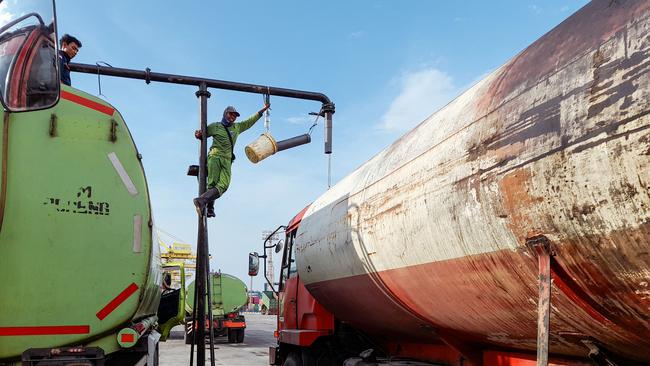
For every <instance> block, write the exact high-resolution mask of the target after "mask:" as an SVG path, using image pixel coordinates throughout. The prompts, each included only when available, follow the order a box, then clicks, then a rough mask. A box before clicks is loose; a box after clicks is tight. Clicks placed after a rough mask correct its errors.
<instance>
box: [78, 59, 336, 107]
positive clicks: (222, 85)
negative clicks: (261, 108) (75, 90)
mask: <svg viewBox="0 0 650 366" xmlns="http://www.w3.org/2000/svg"><path fill="white" fill-rule="evenodd" d="M69 65H70V71H75V72H82V73H86V74H94V75H97V74H99V75H106V76H117V77H123V78H129V79H139V80H145V81H146V82H147V83H149V82H151V81H157V82H161V83H171V84H182V85H196V86H200V85H201V84H205V85H206V86H207V87H208V88H217V89H225V90H236V91H241V92H247V93H255V94H269V95H277V96H281V97H287V98H295V99H306V100H315V101H319V102H321V103H323V104H324V105H329V106H331V107H330V109H331V112H332V113H334V103H332V101H331V100H330V99H329V98H328V97H327V96H326V95H325V94H323V93H315V92H309V91H303V90H295V89H285V88H276V87H273V86H266V85H255V84H246V83H237V82H233V81H225V80H217V79H207V78H201V77H195V76H185V75H176V74H163V73H158V72H151V70H149V69H146V70H144V71H142V70H133V69H122V68H119V67H107V66H98V65H89V64H79V63H70V64H69Z"/></svg>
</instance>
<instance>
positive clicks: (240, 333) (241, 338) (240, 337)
mask: <svg viewBox="0 0 650 366" xmlns="http://www.w3.org/2000/svg"><path fill="white" fill-rule="evenodd" d="M235 334H236V335H237V339H236V341H237V343H242V342H243V341H244V328H240V329H237V333H235Z"/></svg>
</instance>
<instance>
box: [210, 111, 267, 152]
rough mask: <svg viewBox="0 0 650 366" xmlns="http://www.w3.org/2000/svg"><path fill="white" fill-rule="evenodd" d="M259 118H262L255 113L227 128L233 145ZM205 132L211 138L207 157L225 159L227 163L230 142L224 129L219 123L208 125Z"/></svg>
mask: <svg viewBox="0 0 650 366" xmlns="http://www.w3.org/2000/svg"><path fill="white" fill-rule="evenodd" d="M260 117H262V115H261V114H260V113H255V114H254V115H252V116H250V117H248V119H246V120H244V121H241V122H236V123H233V124H232V126H230V127H228V129H229V130H230V136H232V143H233V145H234V144H236V143H237V137H238V136H239V134H240V133H242V132H244V131H246V130H248V129H249V128H251V127H252V126H253V125H254V124H255V122H257V121H258V120H259V119H260ZM207 132H208V136H212V147H211V148H210V152H209V153H208V156H216V157H220V158H225V159H227V161H230V159H231V149H230V140H229V139H228V133H227V132H226V127H225V126H224V125H223V124H222V123H221V122H213V123H210V124H209V125H208V130H207Z"/></svg>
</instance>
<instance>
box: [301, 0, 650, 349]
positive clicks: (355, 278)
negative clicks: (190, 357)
mask: <svg viewBox="0 0 650 366" xmlns="http://www.w3.org/2000/svg"><path fill="white" fill-rule="evenodd" d="M649 39H650V2H649V1H610V0H598V1H593V2H591V3H589V4H587V5H586V6H585V7H584V8H582V9H581V10H579V11H578V12H577V13H575V14H573V15H572V16H571V17H569V18H568V19H567V20H565V21H564V22H563V23H561V24H560V25H558V26H557V27H556V28H555V29H553V30H551V31H550V32H549V33H547V34H546V35H544V36H543V37H541V38H540V39H539V40H537V41H536V42H534V43H533V44H532V45H531V46H529V47H528V48H526V49H525V50H524V51H522V52H521V53H520V54H518V55H517V56H515V57H514V58H513V59H511V60H510V61H508V62H507V63H506V64H505V65H503V66H502V67H500V68H499V69H497V70H496V71H494V72H492V73H491V74H490V75H488V76H487V77H485V78H484V79H483V80H481V81H480V82H478V83H477V84H476V85H474V86H473V87H471V88H470V89H469V90H467V91H466V92H465V93H463V94H462V95H460V96H459V97H457V98H456V99H455V100H454V101H453V102H451V103H449V104H448V105H446V106H445V107H444V108H442V109H441V110H439V111H438V112H436V113H434V114H432V115H431V116H430V117H428V118H427V119H426V120H425V121H423V122H422V123H421V124H420V125H418V126H417V127H416V128H415V129H413V130H412V131H410V132H408V133H407V134H405V135H404V136H402V137H401V138H400V139H399V140H397V141H396V142H395V143H393V144H392V145H391V146H389V147H388V148H386V149H385V150H383V151H381V152H380V153H379V154H377V155H376V156H374V157H373V158H372V159H370V160H369V161H368V162H366V163H365V164H363V165H362V166H360V167H359V168H358V169H357V170H355V171H354V172H353V173H351V174H350V175H349V176H347V177H345V178H344V179H342V180H341V181H340V182H339V183H338V184H336V185H335V186H334V187H332V188H331V189H330V190H328V191H327V192H326V193H324V194H323V195H322V196H321V197H319V198H318V199H317V200H316V201H315V202H314V203H313V204H312V205H311V206H310V207H309V209H308V211H307V212H306V214H305V215H304V217H303V218H302V223H301V224H300V227H299V229H298V234H297V237H296V243H297V248H296V264H297V268H298V272H299V276H300V279H301V280H302V281H304V283H305V285H306V287H307V288H308V290H309V292H310V293H311V294H312V295H313V296H314V297H315V298H316V300H317V301H318V302H319V303H321V304H322V305H324V306H325V308H326V309H327V310H329V311H331V312H332V313H333V314H335V316H336V317H337V318H338V319H340V320H342V321H344V322H347V323H349V324H351V325H353V326H355V327H356V328H359V329H361V330H363V331H364V332H365V333H367V334H369V335H371V336H373V337H375V338H377V339H387V338H388V339H392V340H394V341H395V342H397V343H400V344H407V343H410V344H426V343H436V342H440V341H443V342H446V343H448V344H454V345H463V346H466V349H481V348H482V347H488V346H489V347H501V348H503V349H511V350H522V351H533V350H535V349H536V336H537V300H538V287H537V286H538V284H537V283H538V281H537V278H538V268H537V265H538V263H537V255H536V253H535V252H534V251H533V250H532V249H531V248H530V246H529V245H527V244H531V242H532V241H537V240H544V241H546V242H548V243H549V244H550V247H551V249H552V251H553V254H554V257H553V267H552V270H553V280H554V285H553V292H552V313H551V336H550V352H551V353H552V354H555V355H564V356H579V357H585V356H586V354H587V352H588V349H587V348H586V346H585V344H584V343H583V341H584V340H590V341H592V342H594V343H595V344H598V345H600V346H602V347H604V348H605V349H607V350H609V351H611V352H613V353H614V354H617V355H620V356H622V357H624V358H626V359H628V360H637V361H641V362H650V295H649V294H650V254H649V253H650V250H649V249H648V242H649V241H650V224H649V219H650V195H649V192H648V186H649V185H650V170H649V169H650V135H649V134H648V128H650V119H649V117H648V113H649V112H650V95H649V94H650V73H649V72H648V71H650V41H649ZM377 319H381V321H377Z"/></svg>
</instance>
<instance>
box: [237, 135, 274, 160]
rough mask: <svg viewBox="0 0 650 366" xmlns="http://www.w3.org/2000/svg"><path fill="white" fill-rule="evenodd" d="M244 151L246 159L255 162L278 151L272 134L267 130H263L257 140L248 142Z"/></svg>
mask: <svg viewBox="0 0 650 366" xmlns="http://www.w3.org/2000/svg"><path fill="white" fill-rule="evenodd" d="M244 151H245V152H246V156H247V157H248V160H250V161H251V162H252V163H257V162H259V161H261V160H264V159H266V158H268V157H269V156H271V155H273V154H275V153H276V152H277V151H278V146H277V144H276V143H275V139H274V138H273V136H271V134H270V133H268V132H264V133H263V134H262V135H261V136H260V137H258V138H257V140H255V141H253V142H251V143H250V144H248V145H247V146H246V148H244Z"/></svg>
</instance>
